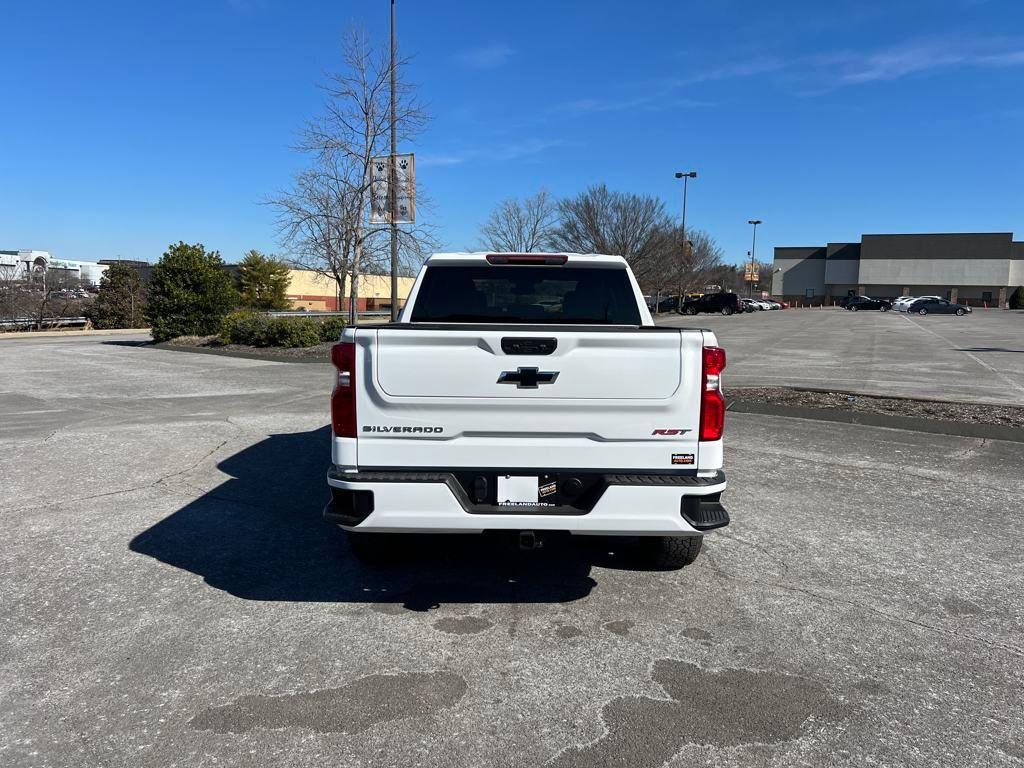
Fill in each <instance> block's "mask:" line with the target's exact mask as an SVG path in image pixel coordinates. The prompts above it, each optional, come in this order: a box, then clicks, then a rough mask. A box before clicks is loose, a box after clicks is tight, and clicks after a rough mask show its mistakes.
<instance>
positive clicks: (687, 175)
mask: <svg viewBox="0 0 1024 768" xmlns="http://www.w3.org/2000/svg"><path fill="white" fill-rule="evenodd" d="M676 178H677V179H682V180H683V259H684V260H685V259H686V254H687V251H689V249H690V241H689V240H687V239H686V186H687V182H688V181H689V180H690V179H696V178H697V172H696V171H686V172H685V173H684V172H682V171H677V172H676ZM684 264H685V261H684ZM684 264H680V269H679V296H678V298H677V299H676V301H677V304H676V309H677V310H678V309H680V308H681V307H682V304H683V266H684Z"/></svg>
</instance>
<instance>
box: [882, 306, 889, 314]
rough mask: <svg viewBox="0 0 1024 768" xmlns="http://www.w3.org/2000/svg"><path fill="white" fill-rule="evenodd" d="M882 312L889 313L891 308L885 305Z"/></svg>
mask: <svg viewBox="0 0 1024 768" xmlns="http://www.w3.org/2000/svg"><path fill="white" fill-rule="evenodd" d="M882 311H883V312H888V311H889V307H887V306H886V305H885V304H883V305H882Z"/></svg>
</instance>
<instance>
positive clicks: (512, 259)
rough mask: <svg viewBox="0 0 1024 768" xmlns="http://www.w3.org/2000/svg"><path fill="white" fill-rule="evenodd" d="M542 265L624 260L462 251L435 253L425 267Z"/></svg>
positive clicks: (610, 263)
mask: <svg viewBox="0 0 1024 768" xmlns="http://www.w3.org/2000/svg"><path fill="white" fill-rule="evenodd" d="M517 262H518V263H524V264H531V263H532V264H544V263H561V264H566V265H569V266H573V267H612V266H615V267H622V268H624V267H625V266H626V260H625V259H624V258H622V257H621V256H612V255H609V254H602V253H564V252H562V253H553V252H551V253H549V252H543V253H503V252H493V251H464V252H452V253H435V254H433V255H432V256H430V258H428V259H427V261H426V266H428V267H429V266H432V265H445V264H481V263H499V264H509V263H511V264H515V263H517Z"/></svg>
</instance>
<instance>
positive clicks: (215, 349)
mask: <svg viewBox="0 0 1024 768" xmlns="http://www.w3.org/2000/svg"><path fill="white" fill-rule="evenodd" d="M333 344H334V342H328V343H323V344H317V345H316V346H315V347H252V346H249V345H248V344H220V343H219V342H218V341H217V337H216V336H179V337H178V338H176V339H171V340H170V341H165V342H162V343H160V344H155V345H154V346H157V347H162V348H164V349H185V350H189V351H195V352H209V353H213V354H219V355H228V356H231V355H234V356H238V357H249V358H266V359H268V360H294V361H296V362H318V363H327V362H330V359H331V346H333Z"/></svg>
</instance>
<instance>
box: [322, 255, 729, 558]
mask: <svg viewBox="0 0 1024 768" xmlns="http://www.w3.org/2000/svg"><path fill="white" fill-rule="evenodd" d="M552 302H555V303H557V306H558V308H557V310H552V309H551V304H552ZM332 361H333V363H334V366H335V368H336V369H337V381H336V385H335V387H334V392H333V394H332V397H331V412H332V425H333V438H332V459H333V467H332V468H331V470H330V472H329V473H328V478H327V482H328V484H329V486H330V490H331V501H330V503H329V504H328V505H327V507H326V508H325V509H324V516H325V518H326V519H327V520H329V521H331V522H334V523H337V524H339V525H341V526H342V527H343V528H344V529H345V530H347V531H348V532H349V539H350V542H351V544H352V548H353V550H354V552H355V553H356V554H357V556H359V557H361V558H364V559H368V560H372V559H374V558H377V557H381V556H385V557H386V556H388V555H389V554H393V553H394V549H393V547H392V543H393V541H394V540H393V538H392V537H391V536H390V534H393V533H396V532H421V533H431V532H433V533H467V534H468V533H476V534H479V533H482V532H484V531H499V530H500V531H513V532H518V534H519V537H520V539H519V540H520V543H521V545H523V546H526V547H531V546H534V545H535V544H536V543H537V542H538V541H540V540H542V539H543V537H544V536H545V535H546V534H548V533H549V532H554V531H560V532H564V531H568V532H570V533H572V534H577V535H602V536H608V535H610V536H639V537H641V538H640V543H641V547H642V549H643V550H644V551H645V552H646V553H647V554H648V556H649V557H650V561H651V562H652V563H653V564H654V565H656V566H658V567H681V566H683V565H686V564H688V563H690V562H692V561H693V560H694V559H695V558H696V556H697V554H698V552H699V551H700V545H701V538H702V537H703V535H704V534H705V533H706V532H707V531H710V530H713V529H715V528H719V527H722V526H724V525H727V524H728V523H729V515H728V513H727V512H726V510H725V508H724V507H723V506H722V503H721V496H722V492H723V491H724V490H725V488H726V481H725V475H724V473H723V472H722V455H723V452H722V434H723V428H724V417H725V402H724V399H723V397H722V388H721V377H722V370H723V369H724V368H725V351H724V350H723V349H722V348H720V347H719V346H718V342H717V340H716V338H715V335H714V334H713V333H712V332H711V331H708V330H700V329H697V328H692V329H690V328H673V327H667V326H666V327H663V326H655V325H654V323H653V321H652V319H651V315H650V312H649V311H648V309H647V306H646V304H645V302H644V299H643V295H642V294H641V292H640V289H639V287H638V285H637V282H636V280H635V279H634V277H633V274H632V272H631V271H630V269H629V267H628V266H627V264H626V262H625V261H624V260H623V259H622V258H621V257H619V256H599V255H579V254H482V253H481V254H477V253H473V254H436V255H434V256H432V257H431V258H430V259H429V260H428V261H427V263H426V264H425V265H424V267H423V268H422V269H421V270H420V273H419V276H418V277H417V278H416V282H415V284H414V285H413V288H412V292H411V294H410V296H409V301H408V303H407V304H406V306H405V308H404V309H403V311H402V315H401V320H400V322H398V323H395V324H390V325H380V326H366V327H357V328H346V329H345V331H344V332H343V334H342V337H341V342H340V343H339V344H336V345H335V346H334V348H333V350H332Z"/></svg>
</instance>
